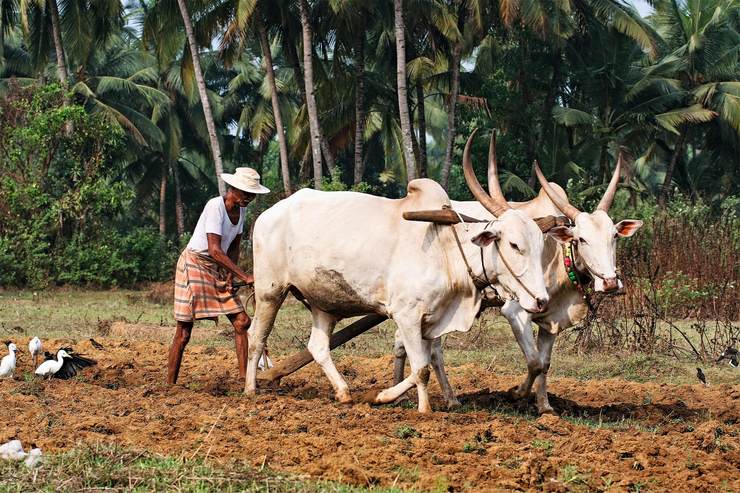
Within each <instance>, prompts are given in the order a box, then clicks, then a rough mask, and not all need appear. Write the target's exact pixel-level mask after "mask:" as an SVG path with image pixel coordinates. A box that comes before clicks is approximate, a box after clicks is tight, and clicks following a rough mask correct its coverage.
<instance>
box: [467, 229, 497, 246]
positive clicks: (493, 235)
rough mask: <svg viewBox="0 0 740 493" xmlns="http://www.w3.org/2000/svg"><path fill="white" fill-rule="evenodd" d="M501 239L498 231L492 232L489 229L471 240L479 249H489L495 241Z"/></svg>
mask: <svg viewBox="0 0 740 493" xmlns="http://www.w3.org/2000/svg"><path fill="white" fill-rule="evenodd" d="M500 237H501V234H500V233H499V232H498V231H491V230H489V229H485V230H483V231H481V232H480V233H478V234H477V235H475V236H473V238H472V239H471V240H470V241H472V242H473V243H475V244H476V245H478V246H479V247H481V248H483V247H487V246H488V245H490V244H491V243H493V242H494V241H496V240H498V239H499V238H500Z"/></svg>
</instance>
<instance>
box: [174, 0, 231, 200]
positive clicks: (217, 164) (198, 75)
mask: <svg viewBox="0 0 740 493" xmlns="http://www.w3.org/2000/svg"><path fill="white" fill-rule="evenodd" d="M177 5H178V7H179V8H180V15H181V16H182V21H183V24H185V34H186V35H187V40H188V46H189V48H190V56H191V57H192V61H193V73H194V75H195V81H196V83H197V84H198V94H199V95H200V103H201V105H203V115H204V116H205V119H206V125H207V127H208V137H209V139H210V143H211V152H212V154H213V166H214V169H215V170H216V179H217V180H218V191H219V193H220V194H221V195H223V194H225V193H226V187H225V186H224V182H223V180H222V179H221V173H223V172H224V166H223V162H222V161H221V144H220V143H219V141H218V134H217V133H216V124H215V122H214V120H213V111H212V109H211V103H210V101H209V100H208V92H207V90H206V81H205V79H204V78H203V70H202V69H201V66H200V57H199V55H198V43H197V42H196V40H195V32H194V31H193V21H192V19H191V18H190V12H189V11H188V6H187V3H186V2H185V0H177Z"/></svg>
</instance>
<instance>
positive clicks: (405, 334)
mask: <svg viewBox="0 0 740 493" xmlns="http://www.w3.org/2000/svg"><path fill="white" fill-rule="evenodd" d="M400 333H401V339H402V342H403V345H404V347H405V348H406V353H407V355H408V358H409V363H410V365H411V373H410V374H409V376H408V377H406V378H405V379H403V380H402V381H401V382H400V383H398V384H397V385H394V386H393V387H391V388H389V389H385V390H383V391H382V392H380V393H379V394H378V395H377V396H375V399H374V402H375V403H377V404H386V403H389V402H393V401H395V400H396V399H398V398H399V397H400V396H401V395H403V394H404V393H406V392H407V391H408V390H409V389H411V388H412V387H413V386H414V385H416V391H417V393H418V395H419V412H420V413H428V412H430V411H431V410H432V408H431V406H430V405H429V392H428V390H427V385H428V383H429V363H430V360H431V354H430V353H431V342H430V341H425V340H424V339H422V337H421V331H420V330H419V327H418V324H417V325H416V326H415V327H414V329H413V330H403V329H402V328H401V329H400Z"/></svg>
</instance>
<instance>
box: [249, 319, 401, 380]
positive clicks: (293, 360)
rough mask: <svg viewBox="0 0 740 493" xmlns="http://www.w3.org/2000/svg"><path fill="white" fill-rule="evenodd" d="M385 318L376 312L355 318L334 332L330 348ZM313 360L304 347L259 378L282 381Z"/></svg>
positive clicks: (258, 375)
mask: <svg viewBox="0 0 740 493" xmlns="http://www.w3.org/2000/svg"><path fill="white" fill-rule="evenodd" d="M385 320H388V317H386V316H385V315H376V314H372V315H366V316H364V317H362V318H361V319H359V320H355V321H354V322H352V323H351V324H349V325H348V326H346V327H345V328H343V329H342V330H340V331H339V332H337V333H335V334H332V336H331V339H330V340H329V348H330V349H334V348H335V347H337V346H341V345H342V344H344V343H345V342H347V341H349V340H350V339H354V338H355V337H357V336H358V335H360V334H362V333H364V332H367V331H368V330H370V329H372V328H373V327H375V326H376V325H378V324H380V323H381V322H384V321H385ZM312 361H313V356H311V353H309V352H308V349H304V350H303V351H299V352H297V353H294V354H291V355H290V356H288V357H287V358H285V359H283V360H281V361H279V362H278V363H276V364H275V366H273V367H272V368H270V369H269V370H267V371H263V372H261V373H258V374H257V380H259V381H261V382H263V383H272V382H280V379H281V378H283V377H287V376H288V375H290V374H291V373H295V372H296V371H298V370H300V369H301V368H303V367H304V366H306V365H307V364H309V363H310V362H312Z"/></svg>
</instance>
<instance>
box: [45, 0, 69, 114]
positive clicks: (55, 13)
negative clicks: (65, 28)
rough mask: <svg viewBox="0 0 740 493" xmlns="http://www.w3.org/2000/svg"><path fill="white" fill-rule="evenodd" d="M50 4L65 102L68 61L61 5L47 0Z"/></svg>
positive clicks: (52, 29)
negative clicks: (61, 24)
mask: <svg viewBox="0 0 740 493" xmlns="http://www.w3.org/2000/svg"><path fill="white" fill-rule="evenodd" d="M47 5H48V6H49V13H50V17H51V36H52V38H53V39H54V53H55V54H56V58H57V76H58V77H59V82H61V83H62V87H63V88H64V91H65V95H64V98H65V103H66V102H67V101H66V98H67V95H66V92H67V78H68V72H67V62H66V61H65V59H64V44H62V35H61V31H60V27H59V7H58V6H57V2H56V0H47Z"/></svg>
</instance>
